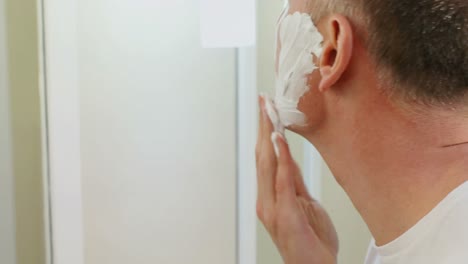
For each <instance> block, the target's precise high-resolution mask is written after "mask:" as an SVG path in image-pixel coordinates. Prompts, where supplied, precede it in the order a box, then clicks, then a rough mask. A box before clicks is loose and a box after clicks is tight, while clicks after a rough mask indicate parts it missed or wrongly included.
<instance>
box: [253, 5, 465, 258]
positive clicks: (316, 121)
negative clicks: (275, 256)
mask: <svg viewBox="0 0 468 264" xmlns="http://www.w3.org/2000/svg"><path fill="white" fill-rule="evenodd" d="M307 1H308V0H291V1H290V2H291V5H294V6H295V8H296V11H301V12H308V11H307V10H306V9H305V8H306V6H307ZM301 8H302V9H301ZM317 26H318V28H319V31H320V32H321V33H322V35H323V36H324V39H325V40H324V43H323V46H324V52H323V54H322V56H321V57H320V58H319V59H317V60H316V61H315V63H316V64H317V65H318V66H319V69H320V71H316V72H314V73H313V74H311V76H310V77H309V86H310V91H309V92H308V93H307V94H306V95H304V96H303V97H302V99H301V101H300V103H299V110H301V111H302V112H303V113H305V115H306V116H307V119H308V125H307V126H303V127H294V126H293V127H290V128H289V129H290V130H292V131H294V132H296V133H298V134H300V135H302V136H303V137H304V138H306V139H307V140H308V141H310V142H311V143H312V144H314V145H315V147H316V148H317V149H318V150H319V152H320V153H321V155H322V157H323V158H324V160H325V161H326V163H327V164H328V165H329V167H330V169H331V171H332V172H333V174H334V176H335V178H336V179H337V181H338V183H339V184H340V185H341V186H342V187H343V189H344V190H345V191H346V193H347V194H348V195H349V197H350V198H351V200H352V202H353V203H354V205H355V207H356V208H357V210H358V211H359V213H360V214H361V216H362V217H363V219H364V221H365V222H366V223H367V225H368V227H369V229H370V231H371V233H372V235H373V236H374V238H375V240H376V243H377V245H384V244H387V243H389V242H391V241H392V240H394V239H396V238H397V237H399V236H400V235H402V234H403V233H404V232H405V231H407V230H408V229H409V228H411V227H412V226H414V225H415V224H416V223H417V222H418V221H419V220H420V219H421V218H423V217H424V216H425V215H426V214H427V213H428V212H430V211H431V210H432V209H433V208H434V207H435V206H436V205H437V204H438V203H439V202H440V201H441V200H443V199H444V197H446V196H447V194H449V193H450V192H451V191H452V190H453V189H455V188H456V187H458V186H460V185H461V184H463V183H464V182H466V181H468V107H467V106H466V104H465V105H463V104H460V105H451V106H450V107H445V108H444V107H434V106H427V105H422V104H419V103H416V102H412V101H409V100H403V99H401V98H400V97H398V96H390V95H388V94H387V93H384V92H382V91H385V90H388V89H387V88H388V87H383V86H382V85H383V84H382V83H380V81H379V79H378V72H377V67H376V65H375V62H374V61H373V58H372V57H371V56H370V55H369V53H368V52H367V50H366V48H365V45H363V44H362V42H361V40H360V38H359V37H358V36H357V34H356V33H355V32H356V30H355V29H354V28H353V25H352V23H351V22H350V21H349V20H348V19H347V18H346V17H343V16H341V15H339V14H331V15H328V16H326V17H324V18H323V19H322V20H321V21H319V22H318V23H317ZM260 105H261V107H263V106H262V101H261V103H260ZM260 127H261V128H262V129H261V133H260V134H259V143H258V144H257V167H258V168H259V169H258V171H257V173H258V181H259V197H258V203H257V204H258V206H257V211H258V215H259V217H260V219H261V220H262V222H263V223H264V224H265V225H266V227H267V229H268V231H269V232H270V234H271V235H272V237H273V240H274V241H275V243H276V245H277V246H278V248H279V251H280V252H281V255H282V256H283V259H284V261H285V263H291V264H301V263H335V262H336V252H335V250H337V248H338V246H337V244H336V246H335V244H334V243H330V242H327V241H334V240H335V238H334V228H333V225H332V224H331V222H330V221H329V218H328V216H327V215H326V213H325V211H324V210H323V209H322V208H321V207H320V206H319V205H318V204H317V203H316V202H315V201H314V200H313V199H312V198H310V196H309V195H308V194H307V192H306V191H305V188H304V187H303V184H301V181H300V180H298V178H300V177H298V175H300V173H299V171H298V169H297V166H296V165H295V163H294V162H293V161H292V160H290V159H291V158H290V156H289V151H288V148H287V144H286V143H285V141H284V140H282V139H280V143H279V145H280V146H282V147H281V149H282V152H281V154H280V157H279V159H278V160H277V159H276V157H275V154H274V151H273V150H272V147H271V145H270V144H268V143H265V142H269V140H270V136H271V135H269V134H271V132H272V131H271V130H270V129H269V128H271V123H270V125H269V120H265V118H261V121H260ZM265 127H266V129H265ZM283 143H285V144H283ZM282 155H283V156H282ZM267 172H268V173H267ZM279 172H282V173H283V174H280V173H279ZM283 182H294V184H283ZM278 185H279V186H278ZM275 186H276V187H275ZM265 190H269V192H270V195H265ZM278 191H283V192H287V193H289V194H291V193H295V194H296V200H300V201H302V200H303V199H305V200H306V201H308V202H306V203H305V204H307V205H308V206H304V205H303V204H302V202H296V203H295V204H296V205H294V206H293V204H294V203H293V202H290V203H289V204H288V205H287V203H286V202H284V203H279V201H280V200H281V199H279V198H275V197H277V196H278ZM280 196H281V195H279V196H278V197H280ZM268 197H270V198H268ZM271 197H273V198H271ZM304 197H306V198H304ZM307 197H309V198H307ZM289 198H290V199H291V200H293V199H292V198H291V195H290V196H289ZM271 201H273V202H271ZM276 203H279V204H280V205H278V206H273V205H275V204H276ZM298 204H299V205H301V206H298ZM311 204H312V205H313V206H309V205H311ZM304 208H314V209H313V210H311V212H313V213H310V214H307V213H304V212H305V211H306V210H304ZM298 215H300V216H301V217H303V218H305V219H306V220H302V221H298V220H297V219H296V218H300V217H299V216H298ZM317 222H320V223H322V224H313V223H317ZM305 223H308V225H306V224H305ZM311 223H312V224H311ZM309 229H310V230H312V231H310V232H309V231H308V232H304V230H309ZM279 230H280V231H279ZM278 234H281V235H278ZM318 234H322V235H318ZM284 245H286V246H284ZM323 248H326V250H324V249H323Z"/></svg>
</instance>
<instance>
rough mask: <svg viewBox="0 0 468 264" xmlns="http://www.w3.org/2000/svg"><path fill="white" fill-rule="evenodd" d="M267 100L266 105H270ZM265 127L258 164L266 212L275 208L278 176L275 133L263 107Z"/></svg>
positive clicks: (263, 126)
mask: <svg viewBox="0 0 468 264" xmlns="http://www.w3.org/2000/svg"><path fill="white" fill-rule="evenodd" d="M267 100H268V99H265V104H267V103H268V101H267ZM262 110H263V113H262V115H263V125H262V129H263V130H262V135H261V136H260V137H261V138H262V143H261V148H260V158H259V164H258V168H259V171H258V173H257V174H258V177H259V179H258V181H259V185H260V188H261V189H262V197H261V200H262V203H263V205H264V207H265V210H268V209H271V208H273V204H274V202H275V174H276V167H277V161H276V155H275V152H274V149H273V143H272V142H271V133H272V132H273V125H272V124H271V121H270V119H269V117H268V114H267V111H266V107H263V109H262Z"/></svg>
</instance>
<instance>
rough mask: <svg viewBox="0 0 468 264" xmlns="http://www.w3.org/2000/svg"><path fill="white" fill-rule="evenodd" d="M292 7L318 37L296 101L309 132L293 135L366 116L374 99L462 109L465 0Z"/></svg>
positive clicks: (342, 0)
mask: <svg viewBox="0 0 468 264" xmlns="http://www.w3.org/2000/svg"><path fill="white" fill-rule="evenodd" d="M290 5H291V7H295V8H292V9H295V11H300V12H308V13H310V14H311V16H312V18H313V20H314V22H315V23H316V24H317V26H318V28H319V30H320V32H321V33H322V34H323V36H324V43H323V46H324V51H323V54H322V56H321V57H320V58H317V61H316V64H317V66H318V67H319V68H320V71H316V72H314V73H313V74H311V76H310V78H309V84H310V88H311V89H310V92H308V93H307V94H306V95H305V96H304V97H303V98H302V99H301V101H300V103H299V110H301V111H303V112H304V113H305V114H306V116H307V118H308V119H309V125H310V126H311V127H308V128H296V127H294V128H293V130H297V131H298V132H302V134H304V133H306V130H311V129H312V128H317V126H320V125H321V122H325V121H327V119H328V117H329V116H330V115H333V114H338V113H339V114H346V115H352V114H353V113H357V112H359V108H360V107H361V108H364V109H366V110H371V109H372V108H371V107H367V108H366V106H365V105H366V104H367V103H372V102H377V101H379V100H385V101H387V99H388V103H392V104H393V103H395V104H397V105H405V106H409V107H410V108H411V107H412V106H414V107H417V108H418V109H419V108H421V107H427V108H428V109H436V108H437V109H442V110H449V109H460V108H465V109H466V108H468V100H467V97H468V2H467V1H466V0H418V1H415V0H290ZM293 11H294V10H293ZM380 103H381V102H379V104H380ZM361 110H362V109H361ZM375 110H377V108H376V109H375ZM344 112H346V113H344ZM360 113H361V114H362V113H363V112H360ZM355 118H359V117H355Z"/></svg>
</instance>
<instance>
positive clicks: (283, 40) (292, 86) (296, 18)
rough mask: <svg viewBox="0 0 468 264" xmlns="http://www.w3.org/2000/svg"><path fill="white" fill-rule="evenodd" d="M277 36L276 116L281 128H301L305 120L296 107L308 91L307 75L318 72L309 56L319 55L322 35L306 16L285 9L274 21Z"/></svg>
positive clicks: (308, 16)
mask: <svg viewBox="0 0 468 264" xmlns="http://www.w3.org/2000/svg"><path fill="white" fill-rule="evenodd" d="M277 34H278V40H277V43H279V44H280V45H281V49H280V51H279V56H278V69H277V74H276V94H275V102H274V103H275V106H276V110H277V114H278V116H279V120H280V123H281V124H282V126H284V127H288V126H290V125H305V124H306V121H307V120H306V117H305V115H304V113H302V112H301V111H299V110H298V109H297V108H298V104H299V99H300V98H301V97H302V96H303V95H304V94H305V93H306V92H307V91H308V90H309V87H308V84H307V80H308V76H309V75H310V74H311V73H312V72H313V71H314V70H316V69H318V67H317V66H316V65H315V64H314V62H313V55H315V56H316V57H317V58H319V57H320V56H321V54H322V41H323V36H322V35H321V34H320V32H319V31H318V29H317V27H316V26H315V25H314V23H313V22H312V18H311V17H310V15H308V14H305V13H299V12H296V13H294V14H288V10H285V12H283V15H282V16H281V18H280V20H279V22H278V32H277ZM270 118H272V117H271V116H270Z"/></svg>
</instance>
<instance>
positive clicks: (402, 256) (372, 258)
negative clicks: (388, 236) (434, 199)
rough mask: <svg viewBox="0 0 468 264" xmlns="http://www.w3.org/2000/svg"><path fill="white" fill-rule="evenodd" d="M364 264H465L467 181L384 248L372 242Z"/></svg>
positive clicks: (467, 246)
mask: <svg viewBox="0 0 468 264" xmlns="http://www.w3.org/2000/svg"><path fill="white" fill-rule="evenodd" d="M365 263H366V264H468V182H465V183H464V184H462V185H461V186H459V187H458V188H456V189H455V190H453V191H452V192H451V193H450V194H449V195H448V196H447V197H446V198H445V199H444V200H442V202H440V203H439V204H438V205H437V206H436V207H435V208H434V209H433V210H432V211H431V212H430V213H429V214H427V215H426V216H425V217H424V218H423V219H421V220H420V221H419V222H418V223H417V224H416V225H415V226H413V227H412V228H411V229H410V230H408V231H407V232H406V233H404V234H403V235H401V236H400V237H399V238H397V239H395V240H394V241H392V242H390V243H389V244H387V245H384V246H381V247H377V246H376V245H375V241H374V240H373V241H372V242H371V245H370V247H369V251H368V253H367V258H366V262H365Z"/></svg>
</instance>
